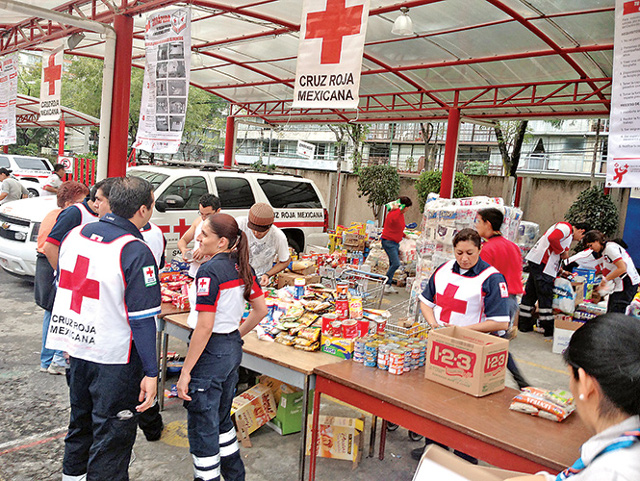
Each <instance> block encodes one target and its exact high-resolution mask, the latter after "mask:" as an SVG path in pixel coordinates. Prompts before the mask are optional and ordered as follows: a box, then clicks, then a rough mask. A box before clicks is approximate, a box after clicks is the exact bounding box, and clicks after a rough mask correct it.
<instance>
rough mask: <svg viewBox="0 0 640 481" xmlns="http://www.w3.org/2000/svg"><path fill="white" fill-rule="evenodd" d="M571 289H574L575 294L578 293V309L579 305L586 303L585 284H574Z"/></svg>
mask: <svg viewBox="0 0 640 481" xmlns="http://www.w3.org/2000/svg"><path fill="white" fill-rule="evenodd" d="M571 287H573V292H575V293H576V307H578V304H580V303H581V302H583V301H584V296H585V293H586V291H587V290H586V288H585V283H584V282H572V283H571Z"/></svg>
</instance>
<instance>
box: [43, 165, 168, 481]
mask: <svg viewBox="0 0 640 481" xmlns="http://www.w3.org/2000/svg"><path fill="white" fill-rule="evenodd" d="M109 203H110V207H111V211H112V213H111V214H107V215H105V216H104V217H102V218H101V219H100V220H99V221H98V222H92V223H89V224H86V225H84V226H79V227H76V228H74V229H73V230H71V231H70V232H69V233H68V235H67V236H66V237H65V238H64V239H63V241H62V243H61V245H60V257H59V261H58V272H59V274H58V275H59V277H58V292H57V295H56V300H55V303H54V306H53V310H52V315H51V324H50V326H49V333H48V336H47V347H49V348H51V349H61V350H64V351H66V352H68V353H69V357H70V371H69V376H68V380H69V400H70V404H71V416H70V420H69V430H68V432H67V436H66V438H65V453H64V460H63V465H62V468H63V470H62V472H63V475H62V479H63V481H82V480H85V479H89V480H91V479H108V480H110V481H127V480H128V479H129V475H128V466H129V461H130V458H131V450H132V448H133V444H134V442H135V437H136V428H137V417H138V415H139V413H141V412H143V411H145V410H147V409H148V408H149V407H151V406H152V405H153V403H154V401H155V397H156V393H157V376H158V368H157V364H156V352H155V330H156V329H155V320H154V316H155V315H157V314H159V313H160V302H161V299H160V286H159V283H158V271H157V267H156V263H155V259H154V256H153V253H152V252H151V250H150V249H149V247H148V246H147V244H146V243H145V242H144V241H143V240H142V234H141V233H140V229H141V228H142V227H143V226H144V225H146V224H147V222H149V219H150V217H151V213H152V209H153V203H154V200H153V186H152V185H151V184H150V183H149V182H147V181H146V180H143V179H140V178H136V177H130V178H119V179H116V180H115V181H114V183H113V185H112V187H111V192H110V194H109Z"/></svg>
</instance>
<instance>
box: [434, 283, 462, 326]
mask: <svg viewBox="0 0 640 481" xmlns="http://www.w3.org/2000/svg"><path fill="white" fill-rule="evenodd" d="M458 289H460V286H456V285H453V284H449V285H448V286H447V287H446V288H445V290H444V293H442V294H438V295H437V296H436V304H437V305H438V306H439V307H440V308H441V309H442V312H440V320H441V321H442V322H444V323H445V324H449V319H451V313H452V312H457V313H459V314H465V313H466V312H467V301H463V300H462V299H456V298H455V295H456V292H458Z"/></svg>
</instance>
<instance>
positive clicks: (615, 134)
mask: <svg viewBox="0 0 640 481" xmlns="http://www.w3.org/2000/svg"><path fill="white" fill-rule="evenodd" d="M607 187H640V1H628V0H627V1H625V0H616V12H615V36H614V43H613V85H612V89H611V116H610V125H609V149H608V156H607Z"/></svg>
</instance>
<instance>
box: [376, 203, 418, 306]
mask: <svg viewBox="0 0 640 481" xmlns="http://www.w3.org/2000/svg"><path fill="white" fill-rule="evenodd" d="M398 200H399V202H400V208H398V209H394V210H392V211H391V212H389V213H388V214H387V218H386V219H385V220H384V227H383V228H382V248H383V249H384V251H385V252H386V253H387V256H388V257H389V270H388V271H387V278H388V279H387V283H386V284H385V286H384V292H385V294H389V293H397V292H398V291H396V290H395V289H394V287H393V286H392V285H391V283H392V282H393V275H394V274H395V272H396V271H397V270H398V267H400V241H401V240H402V238H403V237H404V227H405V224H404V211H405V210H407V208H408V207H411V205H412V202H411V199H410V198H409V197H404V196H403V197H400V198H399V199H398Z"/></svg>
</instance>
